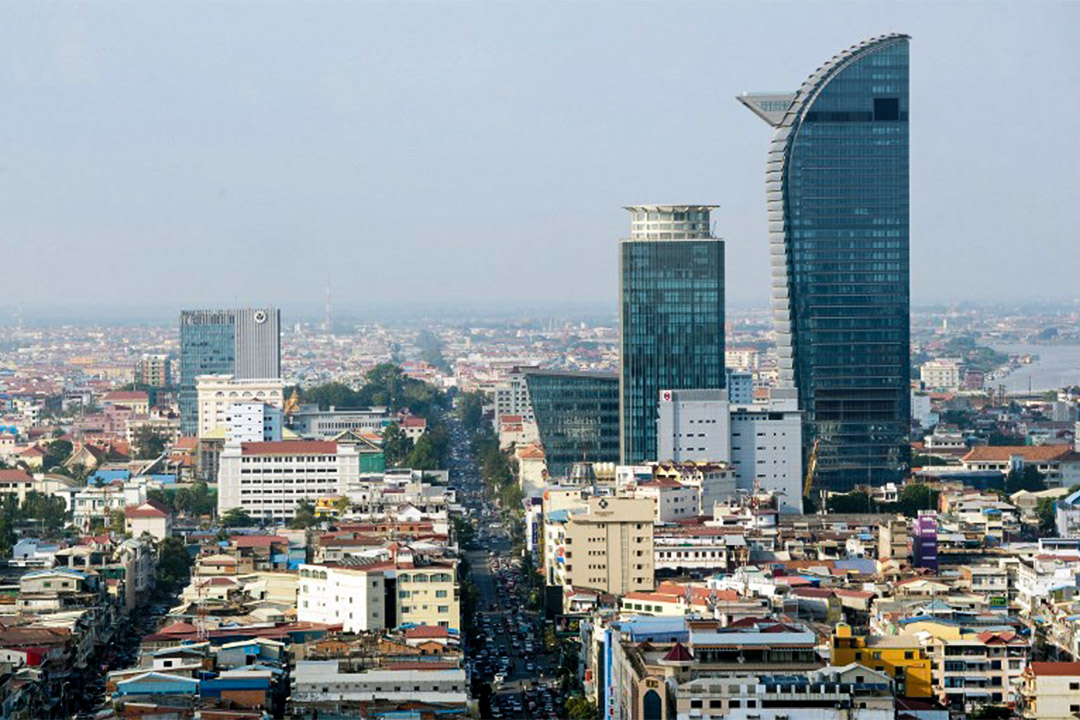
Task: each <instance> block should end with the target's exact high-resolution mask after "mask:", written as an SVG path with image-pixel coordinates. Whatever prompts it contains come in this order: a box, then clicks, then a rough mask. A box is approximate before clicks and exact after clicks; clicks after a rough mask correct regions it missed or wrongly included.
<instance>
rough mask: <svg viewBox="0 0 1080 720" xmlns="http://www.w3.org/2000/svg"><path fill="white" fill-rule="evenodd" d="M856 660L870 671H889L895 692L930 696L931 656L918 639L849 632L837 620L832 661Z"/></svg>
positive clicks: (931, 693) (844, 663) (836, 663)
mask: <svg viewBox="0 0 1080 720" xmlns="http://www.w3.org/2000/svg"><path fill="white" fill-rule="evenodd" d="M853 662H856V663H859V664H860V665H863V666H865V667H868V668H870V669H872V670H878V671H880V672H885V673H888V675H889V677H891V678H892V679H893V681H894V682H896V694H897V695H899V696H902V697H907V698H928V697H931V696H932V695H933V685H932V679H931V674H930V657H929V656H928V655H927V654H926V650H925V649H924V648H923V647H922V644H921V643H920V642H919V639H918V638H916V637H912V636H903V635H901V636H896V635H885V636H873V635H872V636H869V637H858V636H855V635H852V633H851V626H850V625H848V624H846V623H840V624H838V625H837V626H836V633H835V634H834V635H833V641H832V664H833V665H837V666H841V667H842V666H844V665H847V664H848V663H853Z"/></svg>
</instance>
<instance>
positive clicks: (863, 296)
mask: <svg viewBox="0 0 1080 720" xmlns="http://www.w3.org/2000/svg"><path fill="white" fill-rule="evenodd" d="M908 39H909V38H908V36H906V35H897V34H893V35H884V36H882V37H878V38H875V39H873V40H870V41H867V42H863V43H860V44H859V45H855V46H854V47H851V48H849V49H848V50H845V51H844V52H842V53H840V54H838V55H837V56H836V57H834V58H833V59H832V60H830V61H828V62H826V63H825V64H823V65H822V66H821V67H820V68H818V70H817V71H816V72H814V74H813V75H811V76H810V78H809V79H807V81H806V82H805V83H803V85H802V87H801V88H799V90H798V91H797V92H795V93H791V94H771V95H744V96H742V97H740V98H739V100H740V101H741V102H742V103H743V104H744V105H746V106H747V107H748V108H750V109H751V110H752V111H753V112H754V113H755V114H757V115H758V116H759V117H761V118H762V119H764V120H765V121H766V122H768V123H769V124H770V125H772V126H773V127H774V128H776V133H775V135H774V136H773V140H772V144H771V146H770V149H769V155H768V163H767V170H766V189H767V201H768V213H769V244H770V252H771V256H772V268H773V283H772V298H773V299H772V305H773V313H774V321H775V326H776V335H777V346H778V348H777V349H778V353H779V356H780V382H781V386H783V387H794V388H797V389H798V394H799V406H800V409H801V410H802V411H804V412H805V413H806V416H805V417H806V420H807V432H806V443H807V447H810V446H812V445H813V443H814V441H818V444H819V452H818V465H817V467H818V470H817V475H818V482H820V483H821V484H822V486H824V487H827V488H829V489H831V490H848V489H850V488H851V487H852V486H853V485H854V484H856V483H873V484H882V483H885V482H890V481H897V480H900V479H901V477H902V476H903V473H904V471H905V469H906V467H907V463H908V456H909V450H908V429H909V415H910V413H909V394H908V393H909V385H910V376H911V368H910V358H909V335H910V320H909V316H910V292H909V284H910V283H909V258H908V256H909V251H908V250H909V226H908V207H909V197H908Z"/></svg>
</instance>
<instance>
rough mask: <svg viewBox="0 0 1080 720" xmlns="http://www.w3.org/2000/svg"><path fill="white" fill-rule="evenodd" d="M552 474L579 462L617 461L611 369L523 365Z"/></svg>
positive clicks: (616, 381) (615, 394)
mask: <svg viewBox="0 0 1080 720" xmlns="http://www.w3.org/2000/svg"><path fill="white" fill-rule="evenodd" d="M524 375H525V384H526V385H527V387H528V388H529V402H530V403H531V404H532V411H533V417H534V418H535V419H536V427H537V429H538V430H539V432H540V443H541V444H542V445H543V446H544V457H545V459H546V461H547V468H548V474H549V475H550V476H551V477H565V476H566V475H567V474H568V473H569V472H570V469H571V468H572V466H573V465H574V463H576V462H610V463H614V462H618V460H619V378H618V376H617V375H614V374H610V373H598V372H566V371H558V370H535V369H526V370H525V371H524Z"/></svg>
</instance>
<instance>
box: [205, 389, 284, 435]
mask: <svg viewBox="0 0 1080 720" xmlns="http://www.w3.org/2000/svg"><path fill="white" fill-rule="evenodd" d="M195 387H196V403H197V408H198V420H197V422H198V425H197V429H196V431H197V433H198V435H199V437H208V436H210V435H212V434H214V433H215V432H219V431H220V432H223V431H224V428H225V422H226V420H227V418H228V417H229V415H230V413H231V411H232V406H233V405H236V404H237V403H266V404H269V405H273V406H274V407H278V408H280V407H284V404H285V401H284V392H285V382H284V381H283V380H282V379H281V378H263V379H253V380H240V379H237V378H234V377H233V376H232V375H200V376H199V377H198V378H197V379H196V385H195Z"/></svg>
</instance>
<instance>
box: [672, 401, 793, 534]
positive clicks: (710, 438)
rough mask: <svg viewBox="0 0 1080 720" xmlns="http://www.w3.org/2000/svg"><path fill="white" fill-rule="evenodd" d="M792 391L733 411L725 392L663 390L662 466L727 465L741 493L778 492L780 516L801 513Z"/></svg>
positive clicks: (734, 408)
mask: <svg viewBox="0 0 1080 720" xmlns="http://www.w3.org/2000/svg"><path fill="white" fill-rule="evenodd" d="M796 407H797V400H796V399H795V396H794V392H793V391H791V390H780V389H774V390H773V395H772V400H771V401H770V403H769V404H767V405H744V406H738V407H736V406H734V405H733V404H732V403H729V402H728V400H727V395H726V392H725V391H724V390H665V391H663V392H661V395H660V405H659V421H658V423H657V433H658V437H657V448H658V450H659V453H660V457H661V458H662V459H664V460H669V459H670V460H674V461H676V462H730V463H731V464H732V465H734V466H735V472H736V486H737V487H738V488H739V489H740V490H746V491H751V492H752V491H754V490H755V489H760V490H763V491H765V492H778V493H782V495H781V498H780V499H781V506H780V509H781V511H782V512H793V513H799V512H802V413H801V412H799V411H798V410H797V409H796Z"/></svg>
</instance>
